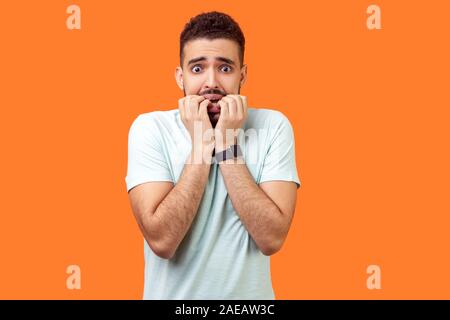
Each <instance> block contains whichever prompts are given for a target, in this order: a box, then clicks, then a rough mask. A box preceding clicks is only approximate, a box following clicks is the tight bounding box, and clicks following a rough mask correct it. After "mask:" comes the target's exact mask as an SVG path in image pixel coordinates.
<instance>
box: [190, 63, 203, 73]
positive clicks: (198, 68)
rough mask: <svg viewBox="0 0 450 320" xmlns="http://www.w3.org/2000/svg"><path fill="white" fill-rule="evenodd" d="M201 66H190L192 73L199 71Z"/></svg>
mask: <svg viewBox="0 0 450 320" xmlns="http://www.w3.org/2000/svg"><path fill="white" fill-rule="evenodd" d="M201 69H202V67H201V66H200V65H198V64H196V65H195V66H193V67H192V69H191V70H192V72H193V73H199V72H200V71H201Z"/></svg>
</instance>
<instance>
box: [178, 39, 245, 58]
mask: <svg viewBox="0 0 450 320" xmlns="http://www.w3.org/2000/svg"><path fill="white" fill-rule="evenodd" d="M202 56H203V57H206V58H208V60H209V59H214V57H217V56H221V57H225V58H228V59H231V60H233V61H236V62H237V61H239V45H238V44H237V43H236V42H235V41H233V40H229V39H214V40H209V39H203V38H202V39H195V40H190V41H188V42H187V43H186V44H185V45H184V63H186V61H189V60H191V59H194V58H198V57H202Z"/></svg>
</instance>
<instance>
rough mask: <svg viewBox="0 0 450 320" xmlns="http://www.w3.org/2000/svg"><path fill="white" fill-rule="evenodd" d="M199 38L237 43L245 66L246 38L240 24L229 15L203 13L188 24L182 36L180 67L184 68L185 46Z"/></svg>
mask: <svg viewBox="0 0 450 320" xmlns="http://www.w3.org/2000/svg"><path fill="white" fill-rule="evenodd" d="M199 38H206V39H209V40H214V39H219V38H225V39H230V40H233V41H235V42H237V44H238V45H239V60H240V62H241V66H242V65H243V64H244V49H245V37H244V34H243V33H242V30H241V28H240V27H239V24H238V23H237V22H236V21H234V20H233V18H231V17H230V16H229V15H228V14H226V13H222V12H217V11H211V12H206V13H201V14H199V15H197V16H195V17H193V18H191V19H190V21H189V22H188V23H186V25H185V26H184V29H183V31H182V32H181V34H180V66H183V59H184V51H183V49H184V45H185V44H186V43H187V42H188V41H190V40H195V39H199Z"/></svg>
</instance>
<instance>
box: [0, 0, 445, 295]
mask: <svg viewBox="0 0 450 320" xmlns="http://www.w3.org/2000/svg"><path fill="white" fill-rule="evenodd" d="M73 3H75V4H78V5H79V6H80V7H81V30H72V31H71V30H68V29H67V28H66V18H67V17H68V14H67V13H66V8H67V7H68V5H70V4H73ZM372 3H375V4H378V5H379V6H380V7H381V12H382V13H381V21H382V28H383V29H382V30H373V31H369V30H368V29H367V28H366V18H367V14H366V9H367V7H368V6H369V5H370V4H372ZM209 10H219V11H224V12H226V13H229V14H230V15H231V16H233V17H234V18H235V19H236V20H237V21H238V22H239V24H240V25H241V27H242V29H243V31H244V34H245V36H246V40H247V46H246V57H245V60H246V63H247V64H248V68H249V69H248V71H249V78H248V81H247V83H246V84H245V86H244V87H243V88H242V91H241V93H242V94H244V95H246V96H247V97H248V100H249V105H250V106H252V107H265V108H272V109H277V110H280V111H282V112H283V113H285V114H286V115H287V116H288V118H289V119H290V120H291V123H292V124H293V127H294V130H295V136H296V148H297V150H296V151H297V166H298V171H299V175H300V179H301V181H302V187H301V188H300V189H299V193H298V195H299V197H298V205H297V210H296V214H295V217H294V221H293V225H292V228H291V230H290V233H289V236H288V239H287V241H286V243H285V245H284V247H283V249H282V251H280V252H279V253H277V254H275V255H274V256H272V280H273V286H274V290H275V293H276V297H277V298H278V299H304V298H306V299H310V298H311V299H316V298H323V299H329V298H339V299H340V298H344V299H346V298H358V299H359V298H362V299H366V298H369V299H372V298H374V299H378V298H386V299H391V298H425V299H427V298H447V299H448V298H450V273H449V270H450V259H449V244H450V235H449V231H448V230H449V225H450V218H449V213H450V210H449V209H450V205H449V201H448V196H449V187H448V184H449V181H450V170H449V163H450V159H449V151H448V149H449V146H448V144H449V133H450V129H449V115H450V114H449V113H450V112H449V106H450V101H449V100H450V99H449V74H450V63H449V57H450V52H449V51H450V50H449V45H448V40H449V35H450V32H449V31H450V24H449V22H448V17H449V12H450V3H449V2H448V1H446V0H442V1H437V0H435V1H416V2H414V4H413V3H411V2H410V1H380V0H377V1H374V2H372V1H362V0H358V1H339V2H338V1H323V0H322V1H277V2H273V1H270V2H269V1H257V2H256V1H255V2H250V1H237V0H232V1H230V0H228V1H220V2H219V1H216V2H210V3H209V4H206V3H205V2H204V1H193V0H190V1H99V0H96V1H87V0H83V1H82V0H78V1H31V0H30V1H3V2H2V6H1V10H0V34H1V37H0V39H1V50H0V55H1V59H0V67H1V68H0V77H1V78H0V79H1V83H0V92H1V94H0V105H1V113H2V114H1V117H0V119H1V120H0V130H1V134H0V139H1V148H2V153H1V154H2V156H1V159H0V170H1V177H2V183H1V187H0V188H1V190H0V194H1V202H0V212H1V224H0V246H1V247H0V249H1V251H0V257H1V263H0V298H4V299H5V298H7V299H9V298H14V299H15V298H25V299H30V298H56V299H62V298H64V299H65V298H68V299H80V298H86V299H93V298H105V299H109V298H112V299H122V298H126V299H140V298H141V297H142V289H143V272H144V271H143V267H144V265H143V263H144V262H143V239H142V236H141V235H140V233H139V230H138V227H137V224H136V222H135V220H134V217H133V215H132V213H131V209H130V206H129V202H128V197H127V193H126V186H125V175H126V164H127V135H128V129H129V127H130V125H131V123H132V121H133V120H134V119H135V118H136V116H137V115H138V114H140V113H144V112H149V111H152V110H157V109H159V110H168V109H172V108H175V107H176V106H177V104H176V102H177V100H178V98H180V97H181V96H182V92H181V91H179V89H178V87H177V86H176V84H175V80H174V76H173V73H174V70H175V67H176V66H177V64H178V59H179V57H178V40H179V38H178V37H179V33H180V32H181V30H182V28H183V26H184V24H185V23H186V22H187V21H188V19H189V18H190V17H191V16H194V15H196V14H198V13H200V12H204V11H209ZM70 264H76V265H79V266H80V267H81V286H82V289H81V290H68V289H66V279H67V277H68V275H67V274H66V268H67V266H68V265H70ZM371 264H376V265H379V266H380V267H381V272H382V273H381V285H382V289H381V290H368V289H367V287H366V279H367V277H368V275H367V274H366V268H367V266H368V265H371Z"/></svg>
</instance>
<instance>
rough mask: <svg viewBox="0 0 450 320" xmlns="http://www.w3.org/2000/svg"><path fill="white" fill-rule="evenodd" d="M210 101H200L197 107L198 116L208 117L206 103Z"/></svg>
mask: <svg viewBox="0 0 450 320" xmlns="http://www.w3.org/2000/svg"><path fill="white" fill-rule="evenodd" d="M209 103H210V101H209V100H208V99H205V100H203V101H202V102H200V105H199V108H198V113H199V115H200V117H201V118H202V119H205V118H208V119H209V117H208V105H209Z"/></svg>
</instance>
